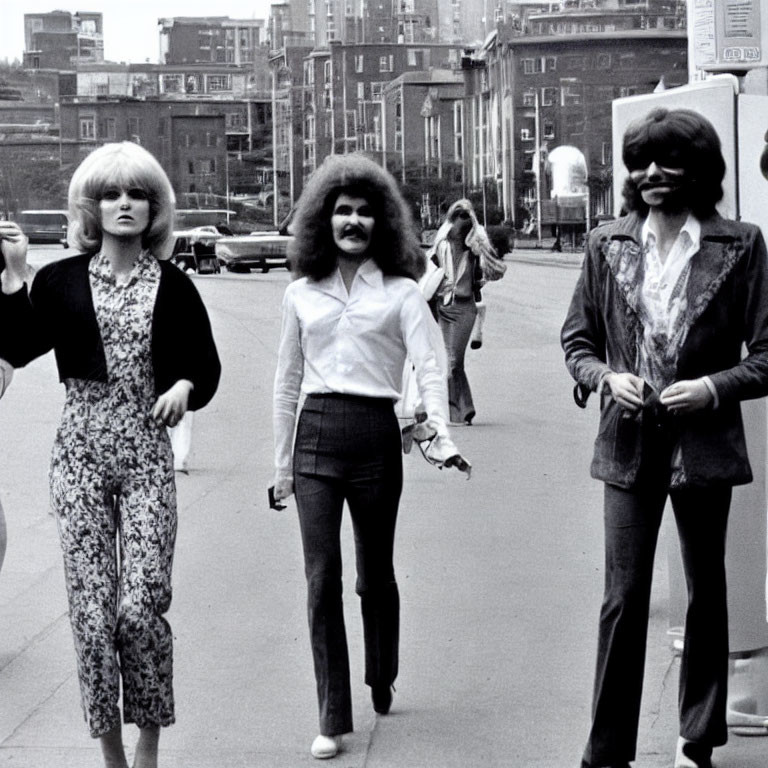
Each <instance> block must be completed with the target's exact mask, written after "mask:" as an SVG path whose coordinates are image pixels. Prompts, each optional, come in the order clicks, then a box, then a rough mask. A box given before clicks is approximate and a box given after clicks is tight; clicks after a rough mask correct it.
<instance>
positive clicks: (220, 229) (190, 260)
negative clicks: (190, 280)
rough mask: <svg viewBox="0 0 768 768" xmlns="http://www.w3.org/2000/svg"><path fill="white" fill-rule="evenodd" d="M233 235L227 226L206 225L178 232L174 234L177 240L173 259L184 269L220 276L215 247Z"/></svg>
mask: <svg viewBox="0 0 768 768" xmlns="http://www.w3.org/2000/svg"><path fill="white" fill-rule="evenodd" d="M231 234H232V230H231V229H229V227H227V226H226V225H225V224H206V225H204V226H200V227H192V228H191V229H182V230H176V231H174V233H173V235H174V237H175V238H176V242H175V243H174V246H173V259H174V261H175V262H176V263H177V264H178V265H179V266H181V267H182V268H183V269H187V270H189V269H191V270H194V271H195V272H198V273H199V274H206V273H214V274H218V273H219V272H221V267H220V265H219V261H218V259H217V258H216V249H215V247H214V246H215V244H216V242H217V241H218V240H220V239H221V238H223V237H227V236H229V235H231Z"/></svg>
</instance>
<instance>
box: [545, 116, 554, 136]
mask: <svg viewBox="0 0 768 768" xmlns="http://www.w3.org/2000/svg"><path fill="white" fill-rule="evenodd" d="M544 138H545V139H554V138H555V123H554V122H553V121H552V120H545V121H544Z"/></svg>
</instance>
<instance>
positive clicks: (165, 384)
mask: <svg viewBox="0 0 768 768" xmlns="http://www.w3.org/2000/svg"><path fill="white" fill-rule="evenodd" d="M92 256H93V254H89V253H85V254H80V255H78V256H72V257H70V258H67V259H62V260H61V261H57V262H54V263H52V264H48V265H46V266H45V267H43V268H42V269H41V270H40V271H39V272H38V273H37V274H36V275H35V278H34V281H33V282H32V288H31V289H30V291H29V292H28V291H27V287H26V285H25V286H24V287H23V288H21V289H20V290H18V291H16V292H15V293H13V294H10V295H6V294H3V293H1V292H0V357H2V358H5V359H6V360H7V361H8V362H9V363H10V364H11V365H13V366H14V368H20V367H22V366H24V365H26V364H27V363H29V362H30V361H32V360H34V359H35V358H37V357H40V355H43V354H45V353H46V352H48V351H49V350H51V349H53V350H54V352H55V354H56V365H57V367H58V370H59V379H60V380H61V381H64V380H65V379H68V378H75V379H87V380H90V381H103V382H106V381H108V376H107V362H106V357H105V354H104V345H103V343H102V340H101V334H100V332H99V326H98V322H97V320H96V312H95V310H94V307H93V298H92V296H91V286H90V280H89V274H88V265H89V263H90V261H91V258H92ZM158 263H159V264H160V285H159V287H158V291H157V298H156V300H155V308H154V311H153V315H152V367H153V371H154V376H155V387H156V390H157V393H158V394H162V393H163V392H166V391H167V390H168V389H170V388H171V387H172V386H173V385H174V384H175V383H176V382H177V381H179V380H180V379H188V380H189V381H191V382H192V384H193V385H194V388H193V390H192V392H191V393H190V395H189V409H190V410H197V409H199V408H202V407H203V406H204V405H206V404H207V403H208V402H209V401H210V400H211V398H212V397H213V395H214V393H215V392H216V389H217V387H218V384H219V378H220V375H221V363H220V362H219V355H218V352H217V350H216V344H215V342H214V340H213V333H212V331H211V324H210V321H209V319H208V313H207V312H206V309H205V305H204V304H203V301H202V299H201V298H200V294H199V293H198V292H197V289H196V288H195V286H194V284H193V283H192V281H191V280H190V279H189V277H187V275H185V274H184V273H183V272H181V271H180V270H179V269H178V268H177V267H176V266H175V265H173V264H171V263H170V262H168V261H160V262H158Z"/></svg>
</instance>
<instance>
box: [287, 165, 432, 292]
mask: <svg viewBox="0 0 768 768" xmlns="http://www.w3.org/2000/svg"><path fill="white" fill-rule="evenodd" d="M342 193H346V194H348V195H352V196H354V197H364V198H365V199H366V200H367V201H368V203H369V204H370V206H371V208H372V209H373V212H374V217H375V224H374V230H373V237H372V238H371V244H370V246H369V248H370V255H371V258H372V259H373V260H374V261H375V262H376V264H377V265H378V267H379V269H381V271H382V272H383V273H384V274H385V275H399V276H401V277H410V278H412V279H414V280H417V279H418V278H419V277H421V275H422V274H423V273H424V268H425V260H424V256H423V254H422V252H421V248H420V247H419V243H418V240H417V238H416V232H415V230H414V226H413V220H412V218H411V213H410V210H409V209H408V205H407V203H406V202H405V200H404V198H403V196H402V194H401V193H400V190H399V189H398V188H397V184H396V183H395V180H394V179H393V178H392V176H391V174H390V173H389V172H388V171H386V170H384V169H383V168H382V167H381V166H379V165H377V164H376V163H374V162H373V161H372V160H369V159H368V158H367V157H365V156H363V155H360V154H350V155H330V156H328V157H327V158H326V159H325V160H324V161H323V163H322V165H321V166H320V167H319V168H318V169H317V170H316V171H315V172H314V173H313V174H312V176H311V177H310V179H309V181H308V182H307V185H306V187H305V188H304V191H303V192H302V195H301V198H300V199H299V202H298V206H297V208H296V213H295V215H294V220H293V225H292V229H293V233H294V239H293V241H292V242H291V243H290V244H289V246H288V258H289V262H290V265H291V269H292V270H293V272H294V274H295V275H296V276H297V277H305V276H306V277H310V278H312V279H314V280H321V279H322V278H324V277H328V275H330V274H331V273H332V272H333V270H334V269H335V268H336V263H337V252H336V246H335V244H334V241H333V232H332V230H331V214H332V213H333V207H334V205H335V204H336V200H337V199H338V197H339V195H340V194H342Z"/></svg>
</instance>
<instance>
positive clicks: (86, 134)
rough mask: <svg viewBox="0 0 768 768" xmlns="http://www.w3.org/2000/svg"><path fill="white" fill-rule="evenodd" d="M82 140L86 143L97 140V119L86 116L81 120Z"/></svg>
mask: <svg viewBox="0 0 768 768" xmlns="http://www.w3.org/2000/svg"><path fill="white" fill-rule="evenodd" d="M80 138H81V139H84V140H86V141H94V140H95V139H96V118H95V117H94V116H93V115H84V116H83V117H81V118H80Z"/></svg>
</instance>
